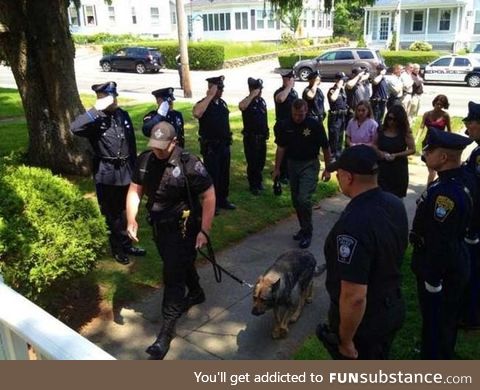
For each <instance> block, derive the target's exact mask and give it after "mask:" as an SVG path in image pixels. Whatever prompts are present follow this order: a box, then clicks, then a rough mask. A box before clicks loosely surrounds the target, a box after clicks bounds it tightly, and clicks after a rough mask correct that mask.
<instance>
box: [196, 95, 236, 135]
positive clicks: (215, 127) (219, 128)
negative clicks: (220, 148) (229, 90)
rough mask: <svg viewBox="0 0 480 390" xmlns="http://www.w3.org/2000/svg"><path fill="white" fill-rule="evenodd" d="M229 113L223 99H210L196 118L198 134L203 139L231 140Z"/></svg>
mask: <svg viewBox="0 0 480 390" xmlns="http://www.w3.org/2000/svg"><path fill="white" fill-rule="evenodd" d="M200 101H201V100H200ZM229 115H230V111H229V109H228V106H227V103H226V102H225V100H223V99H220V98H218V99H212V101H211V102H210V104H209V105H208V106H207V109H206V110H205V112H204V113H203V115H202V117H201V118H200V119H199V120H198V125H199V129H198V135H199V136H200V137H202V138H203V139H205V140H216V141H218V140H220V141H231V139H232V133H231V132H230V120H229Z"/></svg>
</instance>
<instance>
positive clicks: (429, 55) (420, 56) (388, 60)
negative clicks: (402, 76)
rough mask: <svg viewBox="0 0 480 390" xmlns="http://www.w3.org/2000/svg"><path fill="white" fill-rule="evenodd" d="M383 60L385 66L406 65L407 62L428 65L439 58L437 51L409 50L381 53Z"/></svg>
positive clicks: (384, 51)
mask: <svg viewBox="0 0 480 390" xmlns="http://www.w3.org/2000/svg"><path fill="white" fill-rule="evenodd" d="M381 54H382V56H383V58H384V59H385V64H386V65H387V66H393V65H395V64H401V65H406V64H407V63H408V62H411V63H417V64H428V63H430V62H432V61H433V60H435V59H436V58H438V57H440V53H439V52H437V51H428V52H422V51H409V50H399V51H388V50H383V51H381Z"/></svg>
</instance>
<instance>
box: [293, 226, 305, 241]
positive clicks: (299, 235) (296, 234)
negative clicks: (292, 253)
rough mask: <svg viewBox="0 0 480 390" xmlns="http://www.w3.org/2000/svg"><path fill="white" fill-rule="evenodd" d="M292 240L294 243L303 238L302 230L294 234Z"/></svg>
mask: <svg viewBox="0 0 480 390" xmlns="http://www.w3.org/2000/svg"><path fill="white" fill-rule="evenodd" d="M292 238H293V239H294V240H295V241H299V240H301V239H302V238H303V230H302V229H300V230H299V231H298V232H296V233H295V234H294V235H293V236H292Z"/></svg>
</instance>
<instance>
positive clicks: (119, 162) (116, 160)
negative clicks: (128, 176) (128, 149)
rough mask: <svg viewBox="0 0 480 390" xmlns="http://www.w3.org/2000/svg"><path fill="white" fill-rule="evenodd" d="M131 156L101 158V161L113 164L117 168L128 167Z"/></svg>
mask: <svg viewBox="0 0 480 390" xmlns="http://www.w3.org/2000/svg"><path fill="white" fill-rule="evenodd" d="M129 158H130V156H119V157H100V161H102V162H106V163H109V164H113V165H114V167H115V168H119V167H123V166H125V165H127V163H128V160H129Z"/></svg>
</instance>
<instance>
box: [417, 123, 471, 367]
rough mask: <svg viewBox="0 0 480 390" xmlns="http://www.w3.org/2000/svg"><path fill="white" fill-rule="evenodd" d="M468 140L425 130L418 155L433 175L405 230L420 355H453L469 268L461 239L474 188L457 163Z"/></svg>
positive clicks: (429, 356) (468, 221)
mask: <svg viewBox="0 0 480 390" xmlns="http://www.w3.org/2000/svg"><path fill="white" fill-rule="evenodd" d="M471 142H472V141H471V140H470V139H468V138H467V137H463V136H461V135H458V134H455V133H448V132H444V131H439V130H436V129H431V130H430V132H429V134H428V137H427V140H426V145H425V147H424V148H423V151H424V156H423V158H424V159H425V161H426V164H427V166H428V167H429V168H432V169H434V170H435V171H436V172H437V173H438V179H437V180H435V181H433V182H432V183H431V184H430V185H429V186H428V188H427V189H426V190H425V191H424V193H423V194H422V196H421V197H420V198H419V199H418V201H417V211H416V213H415V218H414V220H413V225H412V230H411V233H410V242H411V243H412V244H413V248H414V249H413V255H412V270H413V272H414V273H415V275H416V277H417V288H418V299H419V303H420V311H421V313H422V346H421V357H422V359H452V358H453V356H454V349H455V342H456V338H457V322H458V319H459V312H460V310H459V307H460V302H461V299H462V294H463V292H464V288H465V285H466V283H467V280H468V277H469V271H470V269H469V268H470V265H469V257H468V251H467V247H466V243H465V241H464V239H465V235H466V233H467V228H468V226H469V224H470V218H471V215H472V209H473V199H472V195H473V194H475V190H476V188H475V182H474V177H473V176H472V175H471V174H470V173H468V171H467V170H466V169H463V168H462V167H461V155H462V150H463V149H464V148H465V147H466V146H467V145H468V144H470V143H471Z"/></svg>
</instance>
